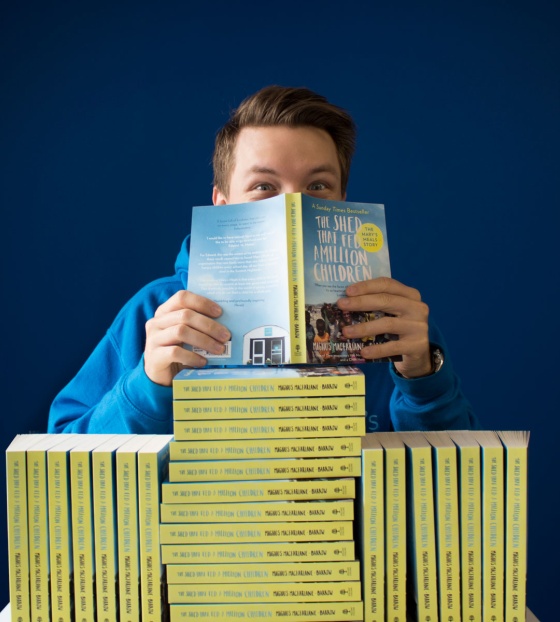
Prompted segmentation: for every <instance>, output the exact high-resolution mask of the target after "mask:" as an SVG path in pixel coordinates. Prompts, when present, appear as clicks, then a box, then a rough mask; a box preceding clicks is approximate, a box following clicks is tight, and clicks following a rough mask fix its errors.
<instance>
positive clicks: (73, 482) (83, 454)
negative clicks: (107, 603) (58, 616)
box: [70, 434, 114, 620]
mask: <svg viewBox="0 0 560 622" xmlns="http://www.w3.org/2000/svg"><path fill="white" fill-rule="evenodd" d="M112 436H114V435H112V434H83V435H80V442H79V443H78V444H77V445H76V446H75V447H73V448H72V449H71V450H70V491H71V497H70V498H71V507H72V556H73V567H74V603H75V604H74V609H75V618H76V619H80V620H84V619H85V620H94V619H95V611H96V599H95V581H96V569H95V544H94V529H95V528H94V515H93V481H92V460H91V453H92V451H93V450H94V449H95V448H96V447H97V446H98V445H101V443H103V442H105V441H107V440H108V439H109V438H111V437H112Z"/></svg>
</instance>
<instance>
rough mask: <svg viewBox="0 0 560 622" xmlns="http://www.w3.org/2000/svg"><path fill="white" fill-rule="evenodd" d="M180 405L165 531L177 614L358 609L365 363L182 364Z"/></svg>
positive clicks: (309, 615) (346, 615)
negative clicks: (197, 366) (186, 366)
mask: <svg viewBox="0 0 560 622" xmlns="http://www.w3.org/2000/svg"><path fill="white" fill-rule="evenodd" d="M271 396H274V397H271ZM173 409H174V415H173V419H174V422H173V426H174V440H173V441H172V442H171V446H170V463H169V477H168V479H167V480H166V481H165V482H164V483H163V488H162V505H161V522H162V524H161V532H160V535H161V543H162V558H163V562H164V564H166V570H167V572H166V575H167V583H168V597H169V603H170V605H169V606H170V618H171V622H178V621H179V620H195V619H212V620H226V619H229V618H232V617H237V618H241V619H249V618H255V617H269V618H273V619H277V618H290V619H298V620H333V621H336V620H362V619H363V602H362V587H361V576H360V563H359V561H358V551H357V547H356V543H355V540H354V533H355V524H354V516H355V498H356V490H357V485H356V484H357V481H358V479H357V478H358V477H359V476H360V475H361V457H360V456H361V438H362V437H363V435H364V434H365V382H364V376H363V374H362V372H361V371H360V370H358V369H357V368H355V367H340V368H326V367H304V368H253V369H248V368H235V369H206V370H185V371H183V372H181V373H180V374H179V375H178V376H177V377H176V379H175V381H174V402H173Z"/></svg>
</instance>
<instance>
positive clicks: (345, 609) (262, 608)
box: [170, 602, 364, 622]
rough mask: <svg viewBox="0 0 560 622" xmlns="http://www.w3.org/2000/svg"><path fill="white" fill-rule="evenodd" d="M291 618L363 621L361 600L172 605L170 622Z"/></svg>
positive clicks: (308, 621) (311, 621)
mask: <svg viewBox="0 0 560 622" xmlns="http://www.w3.org/2000/svg"><path fill="white" fill-rule="evenodd" d="M232 618H235V619H236V620H257V619H264V618H270V619H274V620H276V619H278V620H279V619H286V620H288V619H293V620H300V622H317V620H321V622H362V620H363V619H364V606H363V603H361V602H338V603H319V604H317V603H227V604H221V603H220V604H218V603H214V604H208V605H200V604H196V605H171V606H170V622H184V621H185V620H201V619H211V620H215V622H220V621H223V620H231V619H232Z"/></svg>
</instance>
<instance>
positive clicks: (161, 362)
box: [144, 290, 230, 386]
mask: <svg viewBox="0 0 560 622" xmlns="http://www.w3.org/2000/svg"><path fill="white" fill-rule="evenodd" d="M221 314H222V309H221V308H220V306H219V305H217V304H216V303H215V302H212V301H211V300H208V298H204V297H203V296H199V295H198V294H193V293H192V292H188V291H186V290H181V291H179V292H177V293H176V294H174V295H173V296H171V298H169V300H167V301H166V302H164V303H163V304H162V305H160V306H159V307H158V308H157V309H156V312H155V315H154V317H153V318H152V319H151V320H148V321H147V322H146V347H145V350H144V369H145V371H146V374H147V376H148V378H150V380H152V382H155V383H156V384H160V385H163V386H171V383H172V380H173V377H174V376H175V375H176V374H177V373H178V372H179V371H180V370H181V369H183V368H184V367H203V366H204V365H206V359H205V358H204V357H203V356H200V355H199V354H196V353H195V352H192V351H191V350H187V349H185V348H184V347H183V345H184V344H188V345H191V346H195V347H198V348H202V349H203V350H206V351H208V352H211V353H213V354H222V353H223V352H224V349H225V347H224V343H225V342H226V341H228V340H229V339H230V333H229V331H228V330H227V328H225V326H223V325H222V324H220V323H219V322H216V320H214V319H213V318H217V317H220V315H221Z"/></svg>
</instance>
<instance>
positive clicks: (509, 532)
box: [498, 430, 529, 622]
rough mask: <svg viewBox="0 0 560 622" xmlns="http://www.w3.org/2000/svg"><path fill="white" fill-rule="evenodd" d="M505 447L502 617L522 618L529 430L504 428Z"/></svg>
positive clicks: (515, 620) (508, 620)
mask: <svg viewBox="0 0 560 622" xmlns="http://www.w3.org/2000/svg"><path fill="white" fill-rule="evenodd" d="M498 435H499V437H500V439H501V441H502V443H503V445H504V447H505V454H506V455H505V458H506V466H505V485H506V504H505V525H506V542H505V593H504V607H505V621H506V622H518V621H519V620H520V619H523V615H524V612H525V609H526V606H527V594H526V580H527V467H528V445H529V432H526V431H514V430H512V431H503V432H498Z"/></svg>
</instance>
